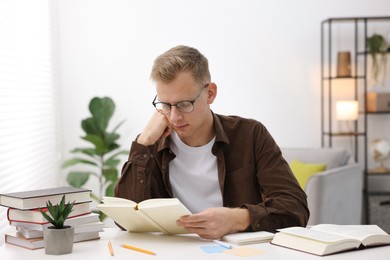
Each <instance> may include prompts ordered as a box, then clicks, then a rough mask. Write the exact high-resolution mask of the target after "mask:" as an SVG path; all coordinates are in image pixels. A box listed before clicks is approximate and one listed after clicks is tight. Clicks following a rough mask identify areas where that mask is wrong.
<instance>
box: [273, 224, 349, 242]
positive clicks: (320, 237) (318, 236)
mask: <svg viewBox="0 0 390 260" xmlns="http://www.w3.org/2000/svg"><path fill="white" fill-rule="evenodd" d="M278 231H280V232H283V233H287V234H290V235H294V236H299V237H304V238H308V239H312V240H316V241H320V242H323V243H337V242H342V241H348V240H353V241H356V239H353V238H349V237H345V236H341V235H338V234H332V233H328V232H323V231H321V230H316V229H314V228H310V229H309V228H304V227H290V228H283V229H279V230H278Z"/></svg>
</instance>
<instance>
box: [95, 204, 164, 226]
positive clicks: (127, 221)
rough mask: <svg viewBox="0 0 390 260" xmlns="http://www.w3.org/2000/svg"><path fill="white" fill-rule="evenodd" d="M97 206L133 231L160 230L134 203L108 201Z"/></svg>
mask: <svg viewBox="0 0 390 260" xmlns="http://www.w3.org/2000/svg"><path fill="white" fill-rule="evenodd" d="M97 208H98V209H99V210H101V211H102V212H103V213H104V214H106V215H107V216H108V217H110V218H111V219H112V220H114V221H115V222H116V223H118V224H119V225H120V226H122V227H123V228H124V229H126V230H127V231H131V232H154V231H160V230H158V229H157V228H156V227H155V226H154V225H152V224H151V223H150V222H149V221H148V220H146V219H145V218H144V217H143V216H142V214H140V212H139V211H138V210H135V209H134V204H132V203H129V204H126V203H107V204H99V205H97Z"/></svg>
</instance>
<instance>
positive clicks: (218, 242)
mask: <svg viewBox="0 0 390 260" xmlns="http://www.w3.org/2000/svg"><path fill="white" fill-rule="evenodd" d="M213 242H214V243H216V244H218V245H220V246H222V247H224V248H227V249H231V248H232V246H231V245H228V244H226V243H224V242H222V241H219V240H213Z"/></svg>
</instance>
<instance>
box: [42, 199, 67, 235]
mask: <svg viewBox="0 0 390 260" xmlns="http://www.w3.org/2000/svg"><path fill="white" fill-rule="evenodd" d="M73 205H74V202H68V203H66V204H65V195H63V196H62V199H61V202H60V203H59V204H56V205H53V204H52V203H51V202H50V201H47V202H46V207H47V210H48V212H49V213H50V215H49V214H47V213H46V212H44V211H43V210H42V209H41V208H39V211H40V212H41V213H42V215H43V217H44V218H45V219H47V221H49V222H50V223H51V224H52V225H53V226H54V228H55V229H62V228H64V222H65V220H66V218H67V217H68V216H69V214H70V213H71V212H72V209H73Z"/></svg>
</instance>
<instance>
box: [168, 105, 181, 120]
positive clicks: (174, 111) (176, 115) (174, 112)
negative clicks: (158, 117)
mask: <svg viewBox="0 0 390 260" xmlns="http://www.w3.org/2000/svg"><path fill="white" fill-rule="evenodd" d="M182 118H183V114H182V113H181V112H180V111H179V110H178V109H177V107H175V106H172V107H171V113H170V114H169V120H170V121H171V122H177V121H179V120H181V119H182Z"/></svg>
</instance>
